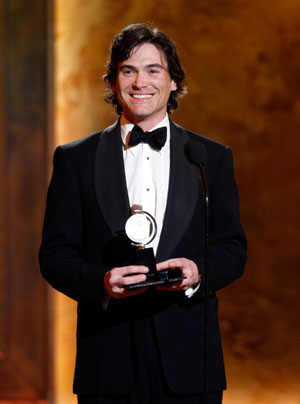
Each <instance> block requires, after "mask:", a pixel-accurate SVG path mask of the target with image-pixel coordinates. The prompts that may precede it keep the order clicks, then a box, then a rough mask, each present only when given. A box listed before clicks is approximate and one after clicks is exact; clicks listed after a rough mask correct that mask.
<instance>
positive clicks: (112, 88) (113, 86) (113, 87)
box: [110, 84, 117, 93]
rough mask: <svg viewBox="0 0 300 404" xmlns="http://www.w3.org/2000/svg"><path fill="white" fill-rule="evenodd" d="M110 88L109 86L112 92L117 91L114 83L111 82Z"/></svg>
mask: <svg viewBox="0 0 300 404" xmlns="http://www.w3.org/2000/svg"><path fill="white" fill-rule="evenodd" d="M110 88H111V91H112V92H113V93H116V92H117V90H116V85H115V84H111V86H110Z"/></svg>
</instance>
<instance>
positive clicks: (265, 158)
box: [54, 0, 300, 404]
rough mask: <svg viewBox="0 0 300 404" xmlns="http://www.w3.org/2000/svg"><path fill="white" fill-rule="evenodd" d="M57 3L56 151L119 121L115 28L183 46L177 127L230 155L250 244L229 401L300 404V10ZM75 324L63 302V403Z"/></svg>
mask: <svg viewBox="0 0 300 404" xmlns="http://www.w3.org/2000/svg"><path fill="white" fill-rule="evenodd" d="M55 5H56V11H55V38H54V54H55V88H54V90H55V91H54V94H55V111H54V112H55V114H54V116H55V121H54V122H55V139H54V143H55V145H58V144H62V143H66V142H68V141H72V140H75V139H78V138H81V137H83V136H87V135H88V134H90V133H91V132H94V131H98V130H99V129H102V128H104V127H105V126H107V125H109V124H110V123H111V122H113V121H114V120H115V119H116V116H115V115H114V113H113V111H112V108H111V107H110V106H108V105H106V104H105V103H104V102H103V100H102V96H103V93H104V85H103V83H102V78H101V76H102V75H103V73H104V72H105V68H104V65H105V62H106V60H107V58H108V55H109V53H108V47H109V44H110V43H111V41H112V38H113V36H114V34H115V33H116V32H117V31H118V30H120V29H121V28H123V27H124V26H125V25H127V24H130V23H134V22H141V21H142V22H145V21H152V22H153V23H154V24H156V25H158V26H159V27H160V28H162V29H163V30H165V31H166V33H167V34H169V35H170V36H171V37H172V38H173V39H174V40H175V42H176V43H177V45H178V47H179V50H180V56H181V59H182V62H183V64H184V66H185V67H186V71H187V80H186V84H187V86H188V89H189V92H188V94H187V96H186V97H185V98H184V99H182V102H181V106H180V109H179V111H178V112H176V113H175V114H174V116H172V118H173V119H174V120H175V121H176V122H178V123H179V124H181V125H183V126H184V127H187V128H189V129H191V130H194V131H196V132H198V133H202V134H203V135H205V136H208V137H211V138H214V139H216V140H218V141H220V142H222V143H225V144H228V145H230V146H231V147H232V149H233V152H234V156H235V169H236V179H237V182H238V185H239V190H240V200H241V216H242V222H243V224H244V226H245V229H246V231H247V235H248V238H249V262H248V266H247V271H246V273H245V276H244V277H243V278H242V279H241V280H239V281H237V282H236V283H234V284H233V285H231V286H230V287H228V288H227V289H226V290H224V291H222V292H220V293H219V296H220V301H221V304H220V324H221V331H222V335H223V345H224V353H225V362H226V368H227V376H228V392H226V393H225V396H224V403H225V404H250V403H251V404H252V403H255V404H296V403H299V400H300V399H299V397H300V384H299V380H300V375H299V341H300V321H299V320H300V318H299V303H298V293H299V289H300V288H299V278H300V275H299V265H300V249H299V216H300V214H299V193H300V188H299V157H300V156H299V150H300V140H299V128H300V126H299V124H300V101H299V90H300V5H299V1H298V0H285V1H284V2H283V1H282V0H272V1H260V0H252V1H246V0H226V1H211V0H201V1H195V0H184V1H183V0H163V1H162V0H143V1H140V0H131V1H130V0H113V1H112V0H89V1H86V0H56V2H55ZM75 315H76V313H75V304H74V303H73V302H71V300H68V299H67V298H64V297H63V296H61V295H58V294H57V295H55V304H54V317H55V319H56V320H55V343H54V358H55V367H54V374H55V389H56V390H55V391H56V398H57V401H56V403H57V404H68V403H71V402H72V395H71V387H72V373H73V365H74V354H75V351H74V349H75V348H74V345H75V337H74V335H75ZM73 400H74V399H73Z"/></svg>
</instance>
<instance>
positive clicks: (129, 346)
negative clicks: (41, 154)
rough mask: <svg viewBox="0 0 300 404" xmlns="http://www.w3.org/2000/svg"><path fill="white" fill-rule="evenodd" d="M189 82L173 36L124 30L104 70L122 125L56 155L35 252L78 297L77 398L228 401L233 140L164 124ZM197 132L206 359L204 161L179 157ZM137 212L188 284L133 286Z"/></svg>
mask: <svg viewBox="0 0 300 404" xmlns="http://www.w3.org/2000/svg"><path fill="white" fill-rule="evenodd" d="M183 79H184V70H183V68H182V66H181V64H180V61H179V58H178V54H177V50H176V47H175V45H174V43H173V42H172V40H171V39H170V38H169V37H168V36H167V35H165V34H164V33H163V32H162V31H160V30H158V29H156V28H153V27H152V26H148V25H145V24H133V25H130V26H128V27H126V28H124V29H123V30H122V31H121V32H120V33H119V34H117V35H116V37H115V38H114V42H113V44H112V47H111V59H110V61H109V63H108V65H107V73H106V75H105V76H104V80H105V82H106V83H107V84H108V92H107V94H106V101H107V102H110V103H112V104H113V105H115V107H116V111H117V113H118V114H119V115H120V118H119V120H118V121H117V122H116V123H114V124H113V125H112V126H110V127H108V128H106V129H105V130H103V131H101V132H99V133H96V134H94V135H91V136H89V137H87V138H84V139H82V140H80V141H77V142H73V143H71V144H67V145H64V146H60V147H58V148H57V150H56V151H55V155H54V170H53V176H52V179H51V184H50V186H49V191H48V198H47V208H46V215H45V223H44V230H43V241H42V245H41V249H40V255H39V258H40V265H41V271H42V274H43V276H44V277H45V278H46V279H47V280H48V282H49V283H50V284H51V285H52V286H53V287H54V288H56V289H57V290H59V291H61V292H62V293H64V294H66V295H67V296H69V297H71V298H72V299H75V300H76V301H77V302H78V327H77V356H76V370H75V378H74V393H76V394H77V395H78V402H79V404H96V403H97V404H113V403H122V404H125V403H126V404H175V403H178V404H179V403H182V404H196V403H197V404H200V403H203V404H204V403H206V404H220V403H221V402H222V392H223V390H224V389H225V387H226V383H225V374H224V365H223V358H222V349H221V341H220V333H219V328H218V320H217V306H218V302H217V297H216V293H215V292H216V291H217V290H218V289H220V288H223V287H225V286H227V285H228V284H229V283H231V282H232V281H234V280H235V279H236V278H238V277H239V276H241V274H242V273H243V270H244V266H245V262H246V238H245V234H244V231H243V228H242V227H241V225H240V221H239V209H238V195H237V190H236V184H235V181H234V175H233V163H232V153H231V150H230V148H229V147H228V146H223V145H221V144H219V143H217V142H215V141H213V140H210V139H208V138H204V137H202V136H200V135H197V134H195V133H193V132H191V131H188V130H186V129H183V128H181V127H180V126H178V125H176V124H174V123H173V122H172V121H171V120H170V119H169V114H170V113H171V111H172V110H173V109H176V108H177V106H178V103H177V98H178V96H180V95H183V94H184V93H185V91H186V90H185V87H184V86H183V84H182V82H183ZM191 140H192V141H193V142H194V144H201V148H202V149H203V150H205V153H206V156H207V158H206V167H205V168H206V171H207V179H208V187H209V196H210V212H209V215H210V217H209V224H210V235H209V258H210V277H209V279H208V280H207V282H208V287H209V290H210V294H209V301H208V307H207V311H208V325H207V330H206V335H207V344H206V345H207V349H206V355H205V354H204V346H205V344H204V331H205V327H204V318H205V313H204V299H203V287H202V284H203V282H202V280H203V274H204V260H203V256H204V250H203V248H204V247H203V246H204V244H205V243H204V216H205V215H204V212H203V205H202V200H203V195H202V188H201V185H200V181H199V177H198V173H197V168H196V167H195V166H194V165H192V164H191V163H190V162H189V161H188V160H187V158H186V155H185V148H186V145H187V143H189V142H190V141H191ZM136 207H138V209H142V210H143V211H144V212H147V213H148V214H150V215H151V216H152V217H153V218H155V221H156V223H157V233H156V236H155V238H154V239H153V240H152V241H151V243H150V244H149V245H148V246H149V247H152V248H153V250H154V253H155V256H156V262H157V270H158V271H161V270H165V269H169V270H170V271H172V270H174V269H175V268H176V269H177V270H178V269H179V270H180V271H181V274H182V280H180V281H177V282H175V283H172V284H166V285H159V286H151V287H147V286H145V287H141V288H138V289H133V290H131V289H129V288H128V285H131V284H135V283H138V282H143V281H145V279H146V274H147V273H148V272H149V269H148V268H147V267H146V266H142V265H133V264H132V262H133V261H132V257H133V256H134V249H133V247H132V246H131V244H130V240H129V239H128V238H127V236H126V235H125V232H124V230H125V224H126V222H127V220H128V218H129V217H130V215H131V213H132V212H133V211H134V209H136ZM205 357H206V358H207V361H206V362H205ZM204 374H205V375H206V377H205V375H204ZM205 379H206V386H204V380H205Z"/></svg>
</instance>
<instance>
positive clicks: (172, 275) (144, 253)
mask: <svg viewBox="0 0 300 404" xmlns="http://www.w3.org/2000/svg"><path fill="white" fill-rule="evenodd" d="M131 265H145V266H146V267H148V268H149V272H148V273H147V274H146V280H145V281H143V282H138V283H132V284H130V285H126V286H125V289H126V290H134V289H139V288H144V287H149V286H155V285H168V284H171V283H174V282H178V281H181V280H183V276H182V273H181V271H180V269H178V268H174V269H165V270H163V271H157V270H156V262H155V258H154V253H153V249H152V248H144V249H142V250H137V251H136V254H135V257H134V259H133V261H132V262H131Z"/></svg>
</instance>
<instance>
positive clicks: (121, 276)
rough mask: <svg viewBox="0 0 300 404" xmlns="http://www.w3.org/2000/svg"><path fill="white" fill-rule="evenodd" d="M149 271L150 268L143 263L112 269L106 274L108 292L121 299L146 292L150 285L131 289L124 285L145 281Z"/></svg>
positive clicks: (105, 280)
mask: <svg viewBox="0 0 300 404" xmlns="http://www.w3.org/2000/svg"><path fill="white" fill-rule="evenodd" d="M147 272H149V269H148V268H147V267H145V266H142V265H130V266H127V267H117V268H113V269H111V270H110V271H108V272H107V273H106V274H105V276H104V286H105V289H106V293H107V294H108V295H109V296H112V297H115V298H116V299H121V298H123V297H127V296H133V295H137V294H139V293H143V292H145V290H147V289H148V287H144V288H138V289H135V290H131V291H129V290H126V289H125V288H124V286H126V285H130V284H132V283H138V282H143V281H145V280H146V275H145V274H146V273H147Z"/></svg>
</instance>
